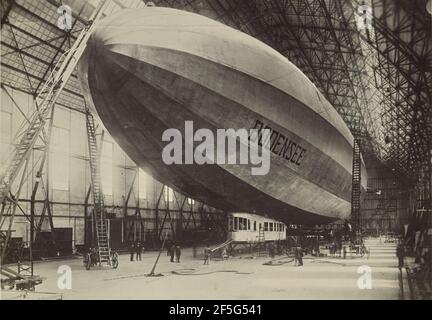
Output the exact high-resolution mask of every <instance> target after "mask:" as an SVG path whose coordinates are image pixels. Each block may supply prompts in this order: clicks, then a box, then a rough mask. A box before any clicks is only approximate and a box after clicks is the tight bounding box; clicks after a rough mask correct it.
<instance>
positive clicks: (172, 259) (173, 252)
mask: <svg viewBox="0 0 432 320" xmlns="http://www.w3.org/2000/svg"><path fill="white" fill-rule="evenodd" d="M175 249H176V246H175V244H173V245H172V246H171V248H170V255H171V262H174V255H175Z"/></svg>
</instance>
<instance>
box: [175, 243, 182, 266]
mask: <svg viewBox="0 0 432 320" xmlns="http://www.w3.org/2000/svg"><path fill="white" fill-rule="evenodd" d="M175 255H176V260H177V263H179V262H180V256H181V247H180V246H179V245H176V247H175Z"/></svg>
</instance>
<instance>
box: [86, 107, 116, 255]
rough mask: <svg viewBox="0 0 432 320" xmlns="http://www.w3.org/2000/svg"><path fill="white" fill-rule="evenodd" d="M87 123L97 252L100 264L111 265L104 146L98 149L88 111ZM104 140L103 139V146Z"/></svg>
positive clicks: (91, 117) (94, 130)
mask: <svg viewBox="0 0 432 320" xmlns="http://www.w3.org/2000/svg"><path fill="white" fill-rule="evenodd" d="M86 122H87V139H88V147H89V157H90V161H89V162H90V176H91V189H92V194H93V217H94V225H95V233H96V240H97V251H98V255H99V263H100V264H102V263H104V262H106V263H108V264H110V247H109V238H108V221H107V219H106V215H105V207H104V199H103V192H102V181H101V172H100V157H101V152H102V146H100V147H99V148H98V146H97V142H96V128H95V124H94V118H93V116H92V115H91V113H90V112H89V110H86ZM102 141H103V138H102V139H101V145H102Z"/></svg>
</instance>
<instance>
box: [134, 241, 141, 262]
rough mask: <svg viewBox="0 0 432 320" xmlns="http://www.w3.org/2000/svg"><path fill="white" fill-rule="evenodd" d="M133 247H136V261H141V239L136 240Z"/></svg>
mask: <svg viewBox="0 0 432 320" xmlns="http://www.w3.org/2000/svg"><path fill="white" fill-rule="evenodd" d="M135 249H136V259H137V261H141V253H142V244H141V241H139V240H138V241H137V243H136V246H135Z"/></svg>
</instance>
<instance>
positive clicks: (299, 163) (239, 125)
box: [78, 7, 367, 224]
mask: <svg viewBox="0 0 432 320" xmlns="http://www.w3.org/2000/svg"><path fill="white" fill-rule="evenodd" d="M78 75H79V78H80V82H81V86H82V90H83V94H84V96H85V99H86V103H87V104H88V106H89V107H90V109H91V111H92V113H94V115H95V116H96V117H97V118H98V119H99V120H100V121H101V123H102V124H103V126H104V127H105V128H106V130H108V131H109V133H110V134H111V136H112V137H113V138H114V140H115V141H116V142H117V143H118V144H119V145H120V147H121V148H122V149H123V150H124V151H125V152H126V153H127V155H128V156H129V157H130V158H131V159H132V160H133V161H134V162H135V163H136V164H137V165H138V166H140V167H141V168H142V169H144V170H145V171H147V172H148V173H150V174H151V175H152V176H153V177H154V178H155V179H157V180H159V181H160V182H161V183H164V184H166V185H168V186H170V187H172V188H174V189H175V190H177V191H179V192H181V193H183V194H185V195H186V196H188V197H191V198H193V199H196V200H199V201H201V202H203V203H206V204H208V205H210V206H212V207H214V208H217V209H220V210H225V211H227V212H248V213H252V214H259V215H265V216H269V217H272V218H274V219H277V220H279V221H283V222H285V223H291V224H324V223H328V222H331V221H334V220H339V219H349V218H350V214H351V185H352V160H353V141H354V139H353V136H352V134H351V133H350V131H349V129H348V127H347V125H346V124H345V122H344V121H343V119H342V118H341V116H340V115H339V114H338V113H337V111H336V110H335V109H334V108H333V107H332V105H331V104H330V103H329V102H328V101H327V100H326V99H325V98H324V96H323V95H322V94H321V93H320V91H319V90H318V89H317V88H316V86H315V85H314V84H313V83H312V82H311V81H310V80H309V79H308V78H307V77H306V76H305V75H304V74H303V73H302V72H301V71H300V70H299V69H298V68H297V67H296V66H295V65H294V64H292V63H291V62H290V61H289V60H288V59H287V58H286V57H285V56H283V55H282V54H280V53H278V52H277V51H276V50H274V49H273V48H271V47H270V46H268V45H266V44H264V43H263V42H261V41H259V40H258V39H256V38H253V37H251V36H249V35H247V34H245V33H243V32H240V31H238V30H235V29H233V28H231V27H229V26H226V25H224V24H222V23H219V22H217V21H214V20H212V19H210V18H207V17H204V16H201V15H198V14H194V13H190V12H185V11H181V10H176V9H171V8H162V7H147V8H143V9H133V10H131V9H124V10H120V11H118V12H116V13H114V14H112V15H111V16H108V17H106V18H104V19H103V20H101V21H100V22H99V23H98V25H97V26H96V28H95V29H94V32H93V33H92V35H91V37H90V39H89V42H88V44H87V47H86V49H85V51H84V53H83V55H82V57H81V59H80V61H79V64H78ZM185 123H193V126H194V128H196V129H198V128H202V129H207V130H210V131H211V132H215V134H216V131H217V130H219V129H234V130H240V129H248V130H249V129H257V130H262V131H264V130H266V132H270V133H271V135H270V137H269V140H268V143H267V144H266V145H265V147H266V148H268V149H269V150H270V151H271V152H270V168H269V170H268V172H267V173H266V174H265V175H253V174H251V165H250V164H249V165H248V164H224V163H213V164H208V163H206V164H197V163H181V164H171V165H167V164H166V163H165V162H164V161H163V159H162V156H161V155H162V153H163V150H164V148H165V147H166V145H167V142H166V141H163V139H162V136H163V135H164V132H166V130H169V129H173V128H174V129H177V130H179V131H180V132H184V130H185ZM184 142H185V144H184V145H183V147H184V148H186V147H187V143H188V142H187V141H186V138H185V141H184ZM189 143H191V142H189ZM192 143H195V142H192ZM240 143H245V142H244V141H243V142H240ZM246 143H247V142H246ZM261 146H262V148H264V144H263V143H262V141H261ZM227 152H228V151H227ZM361 174H362V189H365V188H366V183H365V181H366V179H367V175H366V174H367V173H366V169H365V165H364V162H363V160H362V163H361Z"/></svg>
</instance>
